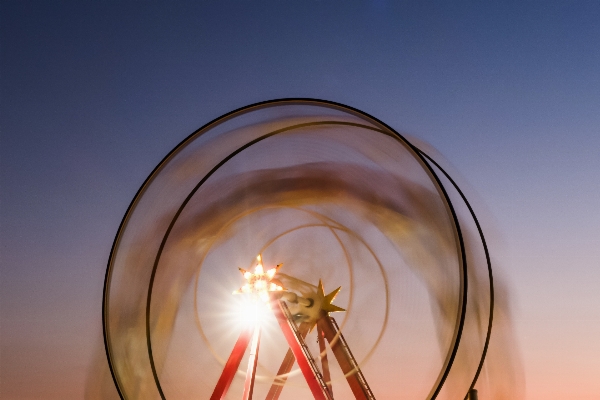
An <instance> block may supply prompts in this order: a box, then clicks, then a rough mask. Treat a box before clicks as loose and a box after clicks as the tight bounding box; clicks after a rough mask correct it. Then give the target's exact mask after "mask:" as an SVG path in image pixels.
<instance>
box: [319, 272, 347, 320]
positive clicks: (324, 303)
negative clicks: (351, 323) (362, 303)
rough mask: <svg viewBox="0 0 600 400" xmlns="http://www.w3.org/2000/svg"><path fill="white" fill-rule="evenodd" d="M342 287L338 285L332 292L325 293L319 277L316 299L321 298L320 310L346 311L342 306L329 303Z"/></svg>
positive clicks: (328, 311) (327, 311)
mask: <svg viewBox="0 0 600 400" xmlns="http://www.w3.org/2000/svg"><path fill="white" fill-rule="evenodd" d="M341 289H342V287H341V286H340V287H338V288H337V289H335V290H334V291H333V292H331V293H329V294H328V295H325V290H324V288H323V282H322V281H321V280H320V279H319V286H318V288H317V299H319V300H321V310H323V311H325V312H326V313H327V314H329V313H330V312H339V311H346V310H345V309H343V308H342V307H338V306H336V305H335V304H331V303H332V302H333V300H335V296H337V294H338V293H339V291H340V290H341Z"/></svg>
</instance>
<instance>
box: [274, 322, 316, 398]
mask: <svg viewBox="0 0 600 400" xmlns="http://www.w3.org/2000/svg"><path fill="white" fill-rule="evenodd" d="M309 329H310V325H309V324H307V323H306V322H302V323H300V326H298V333H300V337H302V339H304V338H306V335H307V334H308V331H309ZM295 361H296V357H294V353H292V349H291V348H290V349H288V351H287V353H286V354H285V357H284V358H283V361H282V362H281V365H280V366H279V370H278V371H277V376H276V377H275V380H274V382H273V383H272V384H271V388H270V389H269V393H267V397H266V398H265V400H277V399H279V396H280V395H281V391H282V390H283V385H285V382H286V381H287V375H286V374H288V373H289V372H290V371H291V370H292V367H293V366H294V362H295Z"/></svg>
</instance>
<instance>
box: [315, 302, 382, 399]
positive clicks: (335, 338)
mask: <svg viewBox="0 0 600 400" xmlns="http://www.w3.org/2000/svg"><path fill="white" fill-rule="evenodd" d="M317 327H318V329H319V330H320V331H322V332H323V336H324V337H325V338H326V339H327V341H328V342H329V345H330V346H331V351H332V352H333V355H334V356H335V358H336V360H337V362H338V364H339V365H340V367H341V369H342V372H343V373H344V375H345V376H346V380H347V381H348V385H350V389H351V390H352V393H353V394H354V397H355V398H356V400H370V399H374V398H375V397H374V396H373V393H371V389H370V388H369V387H368V385H367V383H366V380H365V379H364V376H362V372H361V371H360V368H359V367H358V364H357V363H356V360H354V356H353V355H352V353H351V352H350V348H349V347H348V345H347V343H346V341H345V339H344V336H342V332H341V331H339V329H338V327H337V324H335V322H334V321H333V318H331V317H329V315H327V313H325V312H323V313H322V314H321V317H320V318H319V320H318V321H317Z"/></svg>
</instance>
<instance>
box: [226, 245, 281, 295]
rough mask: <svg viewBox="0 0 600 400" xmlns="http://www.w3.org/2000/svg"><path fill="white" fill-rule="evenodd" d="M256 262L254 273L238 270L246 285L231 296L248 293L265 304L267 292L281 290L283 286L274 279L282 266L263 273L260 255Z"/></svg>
mask: <svg viewBox="0 0 600 400" xmlns="http://www.w3.org/2000/svg"><path fill="white" fill-rule="evenodd" d="M256 260H257V264H256V267H254V273H252V272H250V271H246V270H245V269H243V268H239V270H240V272H241V273H242V275H244V279H246V281H247V283H246V284H245V285H244V286H242V287H241V288H239V289H238V290H236V291H235V292H233V294H241V293H250V294H254V295H255V296H258V297H259V298H260V299H261V300H263V301H265V302H267V301H269V292H276V291H281V290H283V284H282V283H281V282H280V281H279V279H277V278H275V275H276V274H277V271H279V268H281V266H282V265H283V264H278V265H277V266H276V267H275V268H271V269H269V270H267V271H265V269H264V267H263V264H262V257H261V256H260V254H259V255H258V256H257V257H256Z"/></svg>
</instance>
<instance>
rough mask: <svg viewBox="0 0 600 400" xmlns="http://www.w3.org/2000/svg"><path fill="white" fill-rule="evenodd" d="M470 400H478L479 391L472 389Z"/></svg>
mask: <svg viewBox="0 0 600 400" xmlns="http://www.w3.org/2000/svg"><path fill="white" fill-rule="evenodd" d="M468 399H469V400H477V390H475V389H471V390H469V397H468Z"/></svg>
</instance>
